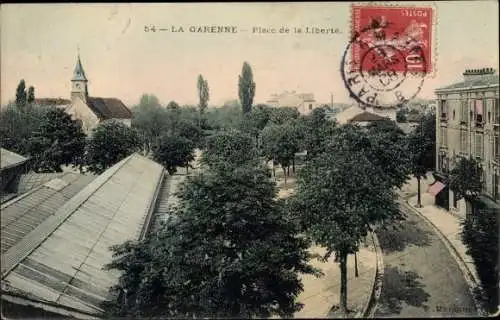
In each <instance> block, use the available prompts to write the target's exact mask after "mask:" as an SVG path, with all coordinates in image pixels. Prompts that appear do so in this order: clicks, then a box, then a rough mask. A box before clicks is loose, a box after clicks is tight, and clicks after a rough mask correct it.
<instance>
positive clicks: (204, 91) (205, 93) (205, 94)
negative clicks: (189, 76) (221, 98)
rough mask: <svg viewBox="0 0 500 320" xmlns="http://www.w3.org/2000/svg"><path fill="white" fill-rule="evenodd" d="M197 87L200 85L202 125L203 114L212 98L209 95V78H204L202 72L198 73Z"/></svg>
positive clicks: (199, 96)
mask: <svg viewBox="0 0 500 320" xmlns="http://www.w3.org/2000/svg"><path fill="white" fill-rule="evenodd" d="M197 87H198V98H199V101H200V102H199V104H198V108H199V111H200V120H199V121H200V122H199V125H200V126H202V124H203V122H204V121H203V116H204V113H205V109H206V108H207V102H208V99H209V98H210V95H209V88H208V82H207V80H205V79H203V76H202V75H201V74H200V75H198V83H197Z"/></svg>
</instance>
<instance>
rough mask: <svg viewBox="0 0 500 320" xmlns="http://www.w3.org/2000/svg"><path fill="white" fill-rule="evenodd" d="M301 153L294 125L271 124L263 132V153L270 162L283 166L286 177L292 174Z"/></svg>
mask: <svg viewBox="0 0 500 320" xmlns="http://www.w3.org/2000/svg"><path fill="white" fill-rule="evenodd" d="M298 151H299V144H298V141H297V139H296V135H295V128H294V126H293V125H292V124H288V123H286V124H282V125H276V124H270V125H269V126H266V128H264V130H263V131H262V152H263V155H264V156H265V157H266V159H268V160H271V159H272V160H273V171H274V161H276V162H277V163H279V164H280V165H281V168H282V169H283V173H284V175H285V183H286V177H287V176H289V174H290V165H291V164H292V161H293V159H294V158H295V153H296V152H298Z"/></svg>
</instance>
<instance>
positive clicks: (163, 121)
mask: <svg viewBox="0 0 500 320" xmlns="http://www.w3.org/2000/svg"><path fill="white" fill-rule="evenodd" d="M167 117H168V116H167V110H165V109H164V108H163V107H162V106H161V105H160V102H159V100H158V98H157V97H156V96H154V95H148V94H143V95H142V97H141V99H140V103H139V105H138V106H136V107H134V108H132V128H134V129H136V130H137V132H138V133H139V136H140V138H141V142H142V146H143V147H142V148H143V152H144V154H149V153H150V152H151V149H152V145H153V143H154V142H155V140H156V139H157V138H158V137H159V136H160V135H162V134H163V133H164V132H165V131H166V130H167V128H168V123H167V121H168V119H167Z"/></svg>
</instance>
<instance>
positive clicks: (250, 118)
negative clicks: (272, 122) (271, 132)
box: [241, 104, 271, 148]
mask: <svg viewBox="0 0 500 320" xmlns="http://www.w3.org/2000/svg"><path fill="white" fill-rule="evenodd" d="M270 112H271V111H270V108H269V107H268V106H266V105H263V104H259V105H256V106H255V107H254V108H252V110H251V111H250V112H247V113H245V114H244V115H243V121H242V123H241V131H243V132H246V133H248V134H249V135H251V136H252V137H253V138H254V139H255V141H256V142H257V143H256V145H257V148H259V147H260V146H259V138H260V134H261V132H262V130H263V129H264V127H265V126H266V125H267V123H268V122H269V118H270Z"/></svg>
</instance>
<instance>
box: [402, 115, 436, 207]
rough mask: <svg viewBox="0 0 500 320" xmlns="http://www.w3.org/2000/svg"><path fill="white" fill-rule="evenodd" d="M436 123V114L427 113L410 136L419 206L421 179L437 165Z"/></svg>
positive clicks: (412, 165)
mask: <svg viewBox="0 0 500 320" xmlns="http://www.w3.org/2000/svg"><path fill="white" fill-rule="evenodd" d="M435 146H436V124H435V114H429V115H425V116H423V117H422V118H421V121H420V124H419V125H418V126H417V128H416V129H415V131H413V132H412V133H411V134H410V135H409V136H408V148H409V151H410V156H411V162H410V163H411V173H412V175H413V176H414V177H415V178H416V179H417V183H418V192H417V206H418V207H421V206H422V203H421V191H420V181H421V180H422V178H424V179H426V174H427V172H428V171H430V170H433V168H434V166H435V152H436V151H435Z"/></svg>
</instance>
